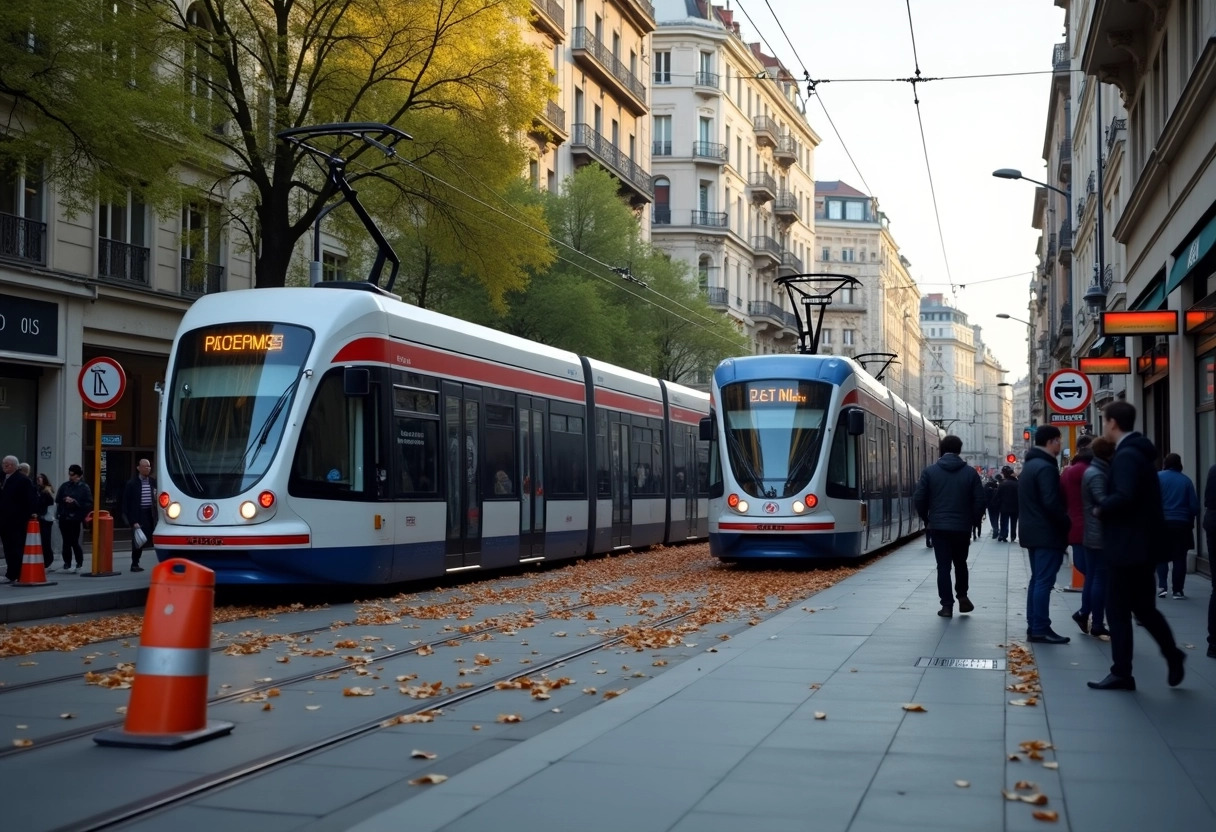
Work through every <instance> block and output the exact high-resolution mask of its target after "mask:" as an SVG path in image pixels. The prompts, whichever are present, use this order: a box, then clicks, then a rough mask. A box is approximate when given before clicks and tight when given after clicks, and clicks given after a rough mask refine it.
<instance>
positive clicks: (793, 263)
mask: <svg viewBox="0 0 1216 832" xmlns="http://www.w3.org/2000/svg"><path fill="white" fill-rule="evenodd" d="M781 268H783V269H793V270H794V272H796V273H798V272H801V271H802V258H801V257H799V256H798V255H796V254H794V252H792V251H783V252H781Z"/></svg>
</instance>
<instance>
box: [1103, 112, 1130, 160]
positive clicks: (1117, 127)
mask: <svg viewBox="0 0 1216 832" xmlns="http://www.w3.org/2000/svg"><path fill="white" fill-rule="evenodd" d="M1126 132H1127V119H1125V118H1112V119H1111V120H1110V127H1107V128H1106V152H1107V153H1110V152H1111V151H1112V150H1114V149H1115V143H1116V142H1117V141H1119V138H1120V137H1121V136H1122V135H1124V134H1125V133H1126Z"/></svg>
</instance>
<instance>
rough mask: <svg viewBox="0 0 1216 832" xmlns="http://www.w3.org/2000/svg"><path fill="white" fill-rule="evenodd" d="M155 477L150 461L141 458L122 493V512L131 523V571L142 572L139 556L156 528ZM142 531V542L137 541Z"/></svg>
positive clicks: (150, 543) (149, 544)
mask: <svg viewBox="0 0 1216 832" xmlns="http://www.w3.org/2000/svg"><path fill="white" fill-rule="evenodd" d="M155 499H156V478H155V477H153V476H152V463H151V462H149V461H148V460H146V459H141V460H140V461H139V465H138V466H137V472H136V474H135V476H134V477H132V478H131V479H130V480H129V481H128V482H127V486H126V488H124V489H123V493H122V512H123V514H124V515H125V516H126V518H127V522H128V523H130V524H131V571H132V572H143V571H144V568H143V567H142V566H140V565H139V558H140V556H141V555H142V554H143V552H144V549H146V548H147V547H149V546H151V545H152V532H153V530H154V529H155V528H156V506H155V503H154V500H155ZM137 531H138V532H142V534H143V542H142V543H140V542H139V537H140V535H138V534H136V532H137Z"/></svg>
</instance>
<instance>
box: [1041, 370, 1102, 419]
mask: <svg viewBox="0 0 1216 832" xmlns="http://www.w3.org/2000/svg"><path fill="white" fill-rule="evenodd" d="M1093 395H1094V390H1093V386H1092V385H1091V384H1090V383H1089V376H1087V375H1085V373H1082V372H1081V371H1079V370H1073V369H1064V370H1056V371H1055V372H1054V373H1052V374H1051V377H1050V378H1048V379H1047V402H1048V403H1049V404H1050V405H1051V409H1052V410H1054V411H1055V412H1056V413H1061V414H1069V413H1080V412H1081V411H1082V410H1084V409H1085V408H1087V407H1089V402H1090V399H1092V398H1093Z"/></svg>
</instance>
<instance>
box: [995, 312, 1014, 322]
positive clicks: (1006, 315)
mask: <svg viewBox="0 0 1216 832" xmlns="http://www.w3.org/2000/svg"><path fill="white" fill-rule="evenodd" d="M996 316H997V317H998V318H1004V319H1006V320H1008V319H1010V318H1012V317H1013V316H1012V315H1010V314H1009V313H1008V312H997V313H996Z"/></svg>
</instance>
